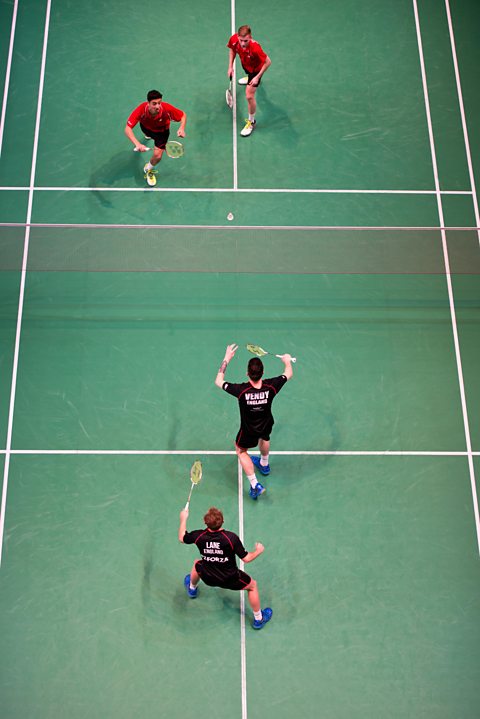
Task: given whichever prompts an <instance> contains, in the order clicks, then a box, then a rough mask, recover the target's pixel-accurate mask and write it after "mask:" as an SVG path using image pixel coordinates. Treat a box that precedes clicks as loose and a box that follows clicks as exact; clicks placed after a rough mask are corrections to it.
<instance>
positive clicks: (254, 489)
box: [215, 344, 293, 499]
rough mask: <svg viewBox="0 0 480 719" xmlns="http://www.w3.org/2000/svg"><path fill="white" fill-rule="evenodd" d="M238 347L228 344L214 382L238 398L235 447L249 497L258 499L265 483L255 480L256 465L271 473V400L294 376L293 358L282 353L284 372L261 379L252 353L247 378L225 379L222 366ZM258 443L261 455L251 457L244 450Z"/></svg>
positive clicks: (261, 370) (261, 471) (225, 365)
mask: <svg viewBox="0 0 480 719" xmlns="http://www.w3.org/2000/svg"><path fill="white" fill-rule="evenodd" d="M237 349H238V345H236V344H233V345H228V346H227V349H226V351H225V357H224V359H223V362H222V364H221V365H220V369H219V370H218V374H217V376H216V378H215V384H216V385H217V387H220V389H223V390H225V392H228V394H232V395H233V396H234V397H237V399H238V404H239V407H240V429H239V431H238V434H237V437H236V439H235V449H236V452H237V455H238V459H239V460H240V464H241V465H242V469H243V471H244V472H245V474H246V475H247V479H248V481H249V482H250V490H249V495H250V497H251V498H252V499H257V498H258V497H259V496H260V495H261V494H263V492H264V491H265V487H264V486H263V485H262V484H260V482H257V478H256V476H255V467H257V468H258V469H259V470H260V473H261V474H263V475H264V476H266V475H267V474H270V465H269V458H268V455H269V452H270V433H271V431H272V427H273V424H274V419H273V415H272V402H273V400H274V398H275V396H276V395H277V393H278V392H280V390H281V389H282V387H283V385H284V384H285V382H287V380H289V379H291V377H292V376H293V370H292V358H291V356H290V355H289V354H284V355H281V356H280V359H281V360H282V362H283V364H284V365H285V370H284V372H283V374H281V375H280V376H278V377H273V378H271V379H262V376H263V362H262V360H261V359H258V357H252V359H251V360H250V362H249V363H248V367H247V377H248V382H243V383H242V384H233V383H231V382H225V381H224V379H225V370H226V369H227V365H228V363H229V362H230V360H231V359H232V358H233V357H234V355H235V352H236V351H237ZM257 445H258V447H259V449H260V454H261V457H256V456H252V457H251V456H250V455H249V454H248V452H247V450H248V449H249V448H251V447H256V446H257ZM254 465H255V467H254Z"/></svg>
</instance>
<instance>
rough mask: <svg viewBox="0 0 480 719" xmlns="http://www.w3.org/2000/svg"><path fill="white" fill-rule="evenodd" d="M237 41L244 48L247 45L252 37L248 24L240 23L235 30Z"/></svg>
mask: <svg viewBox="0 0 480 719" xmlns="http://www.w3.org/2000/svg"><path fill="white" fill-rule="evenodd" d="M237 35H238V42H239V43H240V45H241V46H242V47H243V48H245V47H248V44H249V42H250V40H251V39H252V28H251V27H250V25H241V26H240V27H239V28H238V30H237Z"/></svg>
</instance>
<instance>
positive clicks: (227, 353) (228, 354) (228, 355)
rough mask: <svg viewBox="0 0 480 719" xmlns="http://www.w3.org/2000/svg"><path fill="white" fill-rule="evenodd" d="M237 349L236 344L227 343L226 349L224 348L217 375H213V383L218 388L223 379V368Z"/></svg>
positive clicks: (224, 368)
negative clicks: (223, 355)
mask: <svg viewBox="0 0 480 719" xmlns="http://www.w3.org/2000/svg"><path fill="white" fill-rule="evenodd" d="M237 350H238V345H236V344H233V345H227V349H226V350H225V357H224V358H223V361H222V364H221V365H220V367H219V370H218V372H217V376H216V377H215V384H216V385H217V387H220V389H221V388H222V385H223V382H224V379H225V370H226V369H227V365H228V363H229V362H230V360H231V359H233V357H234V356H235V352H236V351H237Z"/></svg>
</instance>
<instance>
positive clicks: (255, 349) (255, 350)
mask: <svg viewBox="0 0 480 719" xmlns="http://www.w3.org/2000/svg"><path fill="white" fill-rule="evenodd" d="M246 347H247V350H248V351H249V352H251V353H252V355H256V356H257V357H265V355H268V352H266V350H264V349H262V348H261V347H259V346H258V345H247V346H246Z"/></svg>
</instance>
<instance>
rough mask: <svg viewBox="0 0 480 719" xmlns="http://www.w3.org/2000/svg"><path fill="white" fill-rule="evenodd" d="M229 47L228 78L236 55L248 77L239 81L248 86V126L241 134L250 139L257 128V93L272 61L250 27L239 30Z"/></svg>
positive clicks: (246, 89) (246, 93) (233, 36)
mask: <svg viewBox="0 0 480 719" xmlns="http://www.w3.org/2000/svg"><path fill="white" fill-rule="evenodd" d="M227 47H228V48H229V50H230V54H229V58H228V71H227V75H228V77H232V74H233V63H234V62H235V56H236V55H238V56H239V58H240V62H241V63H242V67H243V69H244V70H245V72H246V73H247V76H248V77H245V78H242V79H241V80H239V84H240V85H246V88H245V95H246V98H247V103H248V120H246V121H245V122H246V125H245V127H244V128H243V130H242V131H241V133H240V134H241V135H242V136H243V137H248V136H249V135H251V134H252V132H253V130H254V128H255V112H256V111H257V101H256V100H255V93H256V92H257V87H258V86H259V85H260V82H261V79H262V75H263V73H264V72H265V70H267V69H268V68H269V67H270V65H271V64H272V61H271V60H270V58H269V57H268V55H267V54H266V53H265V52H264V51H263V49H262V46H261V45H260V43H258V42H256V41H255V40H253V39H252V30H251V28H250V27H249V26H248V25H242V26H241V27H239V28H238V31H237V32H236V33H235V35H232V37H231V38H230V40H229V41H228V43H227Z"/></svg>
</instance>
